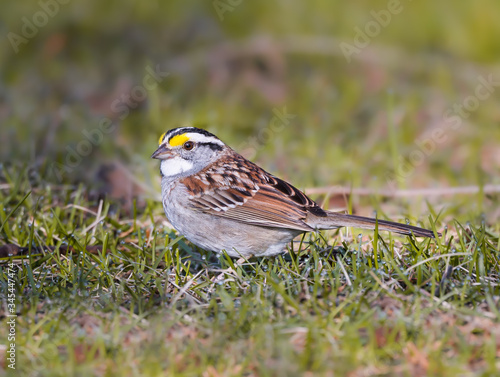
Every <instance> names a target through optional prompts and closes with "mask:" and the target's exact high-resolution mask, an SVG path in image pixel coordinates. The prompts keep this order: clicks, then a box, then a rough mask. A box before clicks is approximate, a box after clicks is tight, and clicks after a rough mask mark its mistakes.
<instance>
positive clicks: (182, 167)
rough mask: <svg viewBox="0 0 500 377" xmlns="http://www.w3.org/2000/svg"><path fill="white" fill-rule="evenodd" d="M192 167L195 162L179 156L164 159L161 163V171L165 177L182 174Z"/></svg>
mask: <svg viewBox="0 0 500 377" xmlns="http://www.w3.org/2000/svg"><path fill="white" fill-rule="evenodd" d="M192 168H193V164H192V163H191V162H189V161H186V160H184V159H183V158H181V157H178V156H177V157H174V158H169V159H168V160H162V162H161V164H160V169H161V172H162V174H163V175H164V176H165V177H171V176H173V175H177V174H181V173H184V172H186V171H188V170H190V169H192Z"/></svg>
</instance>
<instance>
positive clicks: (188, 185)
mask: <svg viewBox="0 0 500 377" xmlns="http://www.w3.org/2000/svg"><path fill="white" fill-rule="evenodd" d="M158 145H159V146H158V148H157V149H156V151H155V152H154V153H153V154H152V156H151V158H154V159H158V160H160V173H161V197H162V204H163V209H164V211H165V215H166V217H167V219H168V221H169V222H170V224H171V225H172V227H173V228H174V229H175V230H176V231H178V232H179V233H180V234H182V235H183V236H184V237H185V238H186V239H187V240H189V241H190V242H191V243H193V244H194V245H196V246H198V247H200V248H201V249H204V250H207V251H211V252H215V253H217V254H220V253H222V252H226V253H227V255H229V256H230V257H233V258H240V259H241V258H250V257H265V256H275V255H278V254H282V253H285V252H286V251H287V245H288V244H289V243H290V242H291V241H292V240H293V239H294V238H295V237H297V236H298V235H300V234H303V233H305V232H315V231H319V230H323V229H336V228H340V227H345V226H348V227H356V228H363V229H371V230H373V229H376V227H378V230H384V231H392V232H396V233H399V234H403V235H414V236H418V237H429V238H434V237H435V236H436V234H434V232H433V231H432V230H428V229H424V228H419V227H416V226H412V225H407V224H400V223H397V222H392V221H386V220H380V219H374V218H369V217H362V216H356V215H350V214H346V213H341V212H334V211H328V210H324V209H322V208H321V207H320V206H319V205H318V204H317V203H316V202H315V201H314V200H312V199H311V198H309V197H308V196H307V195H306V194H304V193H303V192H302V191H300V190H299V189H297V188H295V187H294V186H292V185H291V184H290V183H288V182H286V181H284V180H282V179H280V178H278V177H276V176H274V175H272V174H270V173H268V172H267V171H265V170H264V169H262V168H261V167H260V166H258V165H256V164H255V163H253V162H251V161H249V160H247V159H246V158H245V157H243V156H242V155H240V154H239V153H237V152H236V151H235V150H233V149H232V148H231V147H229V146H228V145H226V144H225V143H224V142H222V141H221V140H220V139H219V138H218V137H217V136H215V135H214V134H212V133H210V132H209V131H206V130H204V129H201V128H197V127H190V126H185V127H177V128H173V129H170V130H169V131H167V132H165V133H164V134H162V135H161V136H160V139H159V141H158ZM437 235H439V233H437Z"/></svg>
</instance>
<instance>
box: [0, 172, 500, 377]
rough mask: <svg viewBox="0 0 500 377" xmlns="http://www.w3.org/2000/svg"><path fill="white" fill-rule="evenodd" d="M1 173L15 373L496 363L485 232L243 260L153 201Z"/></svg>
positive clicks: (2, 272) (489, 245) (332, 243)
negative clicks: (209, 244) (138, 206)
mask: <svg viewBox="0 0 500 377" xmlns="http://www.w3.org/2000/svg"><path fill="white" fill-rule="evenodd" d="M2 173H3V177H2V182H3V183H2V186H1V191H0V199H1V201H2V203H4V208H2V209H1V211H0V215H1V220H2V224H4V225H3V227H2V237H3V241H4V242H5V243H6V244H15V245H18V246H20V247H21V248H24V249H20V250H19V251H17V253H15V254H18V255H13V256H10V257H9V256H4V257H3V258H1V259H0V261H1V269H0V276H1V284H2V291H4V292H5V291H6V288H7V287H6V282H7V275H6V273H7V266H8V263H13V264H14V266H15V267H14V271H16V272H15V277H14V279H13V280H14V281H15V288H16V289H15V291H16V297H17V300H16V313H17V314H18V317H17V334H16V337H17V338H16V342H17V345H18V360H17V370H16V373H21V374H23V375H40V376H45V375H47V376H58V375H60V376H67V375H95V374H97V375H109V376H113V375H116V376H118V375H141V376H143V375H158V374H160V373H162V374H167V375H207V376H217V375H228V376H238V375H258V376H265V375H283V376H285V375H286V376H289V375H302V374H304V373H306V372H314V373H319V374H324V375H334V374H338V375H349V374H353V375H403V376H404V375H408V376H415V375H440V376H452V375H453V376H455V375H494V374H495V373H496V371H497V370H498V368H499V359H498V342H497V341H498V336H499V333H498V331H499V326H498V320H499V319H500V316H499V311H498V307H499V297H500V295H499V293H500V288H499V284H500V278H499V274H498V271H499V259H500V256H499V252H498V250H499V248H498V246H499V242H500V241H499V236H498V229H496V230H494V229H491V228H486V227H485V225H484V223H480V222H479V223H471V224H460V223H458V222H456V223H455V224H450V226H449V227H448V229H447V231H446V232H445V234H444V235H443V236H442V237H440V238H438V239H436V240H435V241H430V240H426V239H410V238H403V237H396V236H394V235H388V234H380V235H378V236H376V237H375V238H373V234H371V233H368V235H367V236H363V237H352V236H350V235H349V233H346V232H345V231H340V233H339V232H334V233H333V234H331V233H330V234H323V233H321V234H309V235H306V236H304V237H303V238H302V239H301V240H300V241H297V242H296V243H294V244H293V250H290V253H287V254H285V255H283V256H279V257H276V258H261V259H255V260H251V261H247V262H245V263H243V264H242V265H238V264H235V262H234V261H233V260H232V259H231V258H229V257H227V256H226V255H222V256H221V257H220V258H217V257H215V255H214V254H211V253H207V252H204V251H202V250H199V249H196V248H195V247H194V246H193V245H190V244H188V243H186V242H185V241H184V240H183V239H182V238H181V237H178V236H177V235H176V234H175V233H173V232H172V231H171V230H169V229H168V228H166V227H165V226H164V224H165V220H164V216H163V214H162V209H161V205H160V204H159V203H157V202H153V201H151V202H148V203H147V205H146V207H145V208H144V210H143V211H140V212H139V211H134V212H135V214H133V215H132V216H128V215H126V214H121V213H120V209H119V206H116V205H114V204H112V203H110V202H108V201H105V200H104V201H102V200H101V201H92V200H89V198H88V197H87V195H85V190H84V187H83V186H80V187H79V188H78V189H76V190H75V189H74V188H73V187H64V186H61V187H54V186H49V187H33V186H31V185H30V184H29V182H28V180H27V176H26V173H23V174H21V175H20V176H19V177H17V178H15V171H14V170H13V169H11V168H3V171H2ZM27 193H28V194H29V195H27ZM7 214H10V216H9V217H7ZM430 221H431V226H432V227H436V228H440V227H439V221H438V224H434V219H433V218H431V219H430ZM337 233H339V234H337ZM28 249H31V254H28ZM6 330H7V327H6V326H2V328H1V329H0V336H1V337H2V339H4V338H6V336H7V334H6Z"/></svg>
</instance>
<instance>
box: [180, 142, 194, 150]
mask: <svg viewBox="0 0 500 377" xmlns="http://www.w3.org/2000/svg"><path fill="white" fill-rule="evenodd" d="M182 147H183V148H184V149H185V150H187V151H190V150H191V149H193V148H194V143H193V142H192V141H186V142H185V143H184V145H183V146H182Z"/></svg>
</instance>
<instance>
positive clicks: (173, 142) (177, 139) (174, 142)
mask: <svg viewBox="0 0 500 377" xmlns="http://www.w3.org/2000/svg"><path fill="white" fill-rule="evenodd" d="M188 140H189V137H187V136H186V134H182V135H175V136H174V137H173V138H171V139H170V141H169V144H170V146H171V147H177V146H179V145H182V144H184V143H185V142H186V141H188Z"/></svg>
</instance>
